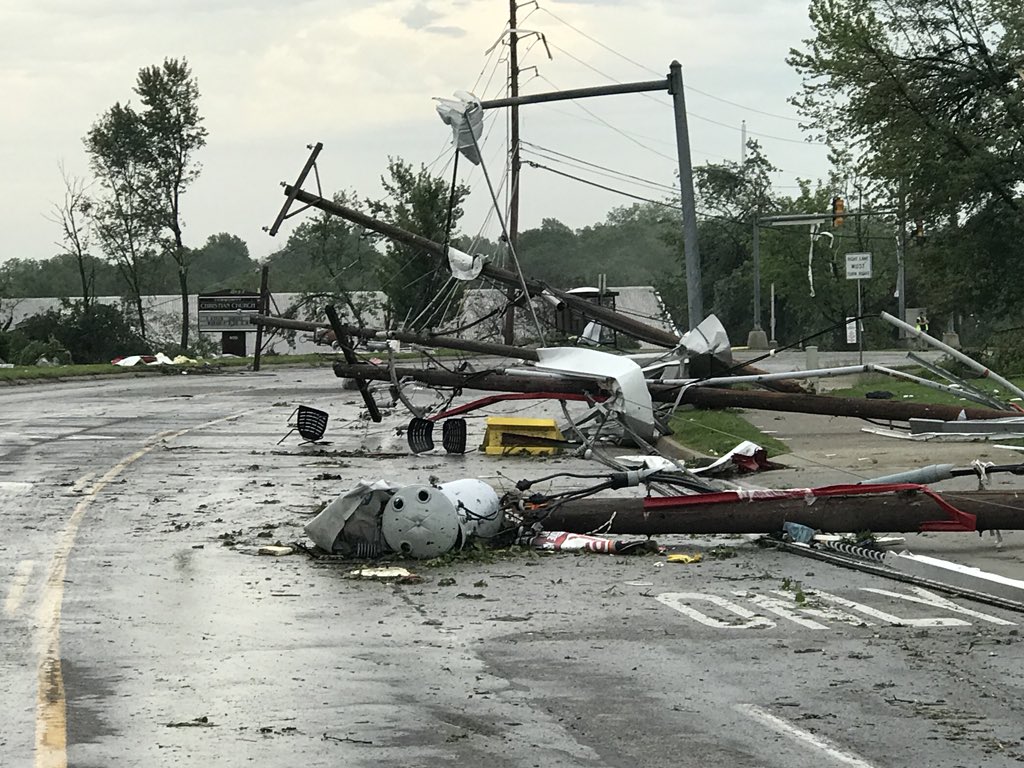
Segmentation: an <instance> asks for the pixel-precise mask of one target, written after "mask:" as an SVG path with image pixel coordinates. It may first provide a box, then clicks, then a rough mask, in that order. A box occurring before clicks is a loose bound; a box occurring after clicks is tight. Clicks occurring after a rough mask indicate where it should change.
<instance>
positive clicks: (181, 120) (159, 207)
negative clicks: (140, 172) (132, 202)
mask: <svg viewBox="0 0 1024 768" xmlns="http://www.w3.org/2000/svg"><path fill="white" fill-rule="evenodd" d="M135 93H137V94H138V96H139V99H140V100H141V102H142V105H143V107H144V109H143V111H142V112H141V123H142V127H143V131H144V135H145V139H146V142H145V145H144V147H143V148H142V149H143V152H142V155H141V157H140V160H141V162H143V163H145V164H146V165H148V166H149V173H148V175H147V180H148V182H149V184H150V185H151V188H150V189H149V190H146V194H147V195H148V197H149V198H150V201H151V203H152V204H153V205H154V210H153V218H154V220H155V222H156V223H157V225H158V226H159V227H160V229H161V231H162V232H164V233H169V237H167V238H166V240H165V242H164V243H163V245H164V250H165V252H166V253H167V254H168V255H169V256H170V257H171V259H172V260H173V262H174V263H175V265H176V266H177V268H178V287H179V289H180V293H181V347H182V349H185V348H187V347H188V336H189V309H188V273H189V264H190V260H191V253H192V251H191V250H190V249H188V248H186V247H185V243H184V240H183V237H182V223H183V222H182V214H181V198H182V195H184V194H185V192H186V190H187V189H188V187H189V185H191V183H192V182H193V181H195V180H196V179H197V178H198V177H199V173H200V170H201V166H200V165H199V163H198V162H197V161H196V153H197V152H198V151H199V150H200V149H202V148H203V147H204V146H205V145H206V136H207V131H206V128H205V127H203V125H202V123H203V118H202V117H201V116H200V115H199V106H198V102H199V86H198V84H197V81H196V78H195V77H193V75H192V70H191V69H190V67H189V65H188V62H187V61H186V60H185V59H181V60H178V59H164V62H163V64H162V65H160V66H151V67H144V68H143V69H141V70H139V75H138V81H137V83H136V86H135Z"/></svg>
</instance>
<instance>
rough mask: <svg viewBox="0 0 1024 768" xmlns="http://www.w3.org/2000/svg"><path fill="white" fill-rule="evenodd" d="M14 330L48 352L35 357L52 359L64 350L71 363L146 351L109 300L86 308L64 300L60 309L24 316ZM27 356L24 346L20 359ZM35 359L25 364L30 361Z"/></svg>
mask: <svg viewBox="0 0 1024 768" xmlns="http://www.w3.org/2000/svg"><path fill="white" fill-rule="evenodd" d="M16 333H18V334H21V336H22V337H23V338H25V339H26V340H27V342H39V343H41V344H42V345H43V346H44V347H45V349H46V351H47V352H49V354H47V353H46V352H44V353H42V354H40V355H36V358H35V359H38V357H40V356H42V357H47V358H50V359H53V358H52V357H51V355H60V352H61V351H62V350H63V351H64V352H65V354H66V355H67V356H68V359H69V360H70V361H71V362H74V363H79V364H82V363H108V362H110V361H111V360H113V359H114V358H115V357H118V356H121V355H141V354H148V353H149V347H148V345H147V344H146V342H145V341H143V339H142V337H141V336H140V335H139V334H138V332H136V330H135V329H134V328H133V327H132V325H131V324H130V323H129V322H128V320H127V319H126V318H125V316H124V313H123V312H122V311H121V310H120V309H119V308H118V307H114V306H110V305H108V304H93V305H91V306H90V307H89V308H88V309H86V308H85V306H84V305H83V304H82V302H77V301H76V302H69V301H64V302H63V303H62V304H61V306H60V308H59V309H51V310H48V311H46V312H41V313H39V314H38V315H32V316H31V317H27V318H25V319H24V320H22V321H21V322H20V323H18V326H17V329H16ZM38 348H39V347H34V349H38ZM34 349H33V351H34ZM28 356H29V355H28V351H27V350H26V351H25V352H24V353H22V354H21V355H20V356H19V359H24V358H26V357H28ZM35 359H33V360H32V362H29V363H24V365H33V364H34V363H35Z"/></svg>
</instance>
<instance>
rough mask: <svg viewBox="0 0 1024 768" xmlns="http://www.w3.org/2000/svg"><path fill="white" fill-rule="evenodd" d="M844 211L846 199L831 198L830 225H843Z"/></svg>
mask: <svg viewBox="0 0 1024 768" xmlns="http://www.w3.org/2000/svg"><path fill="white" fill-rule="evenodd" d="M845 211H846V201H845V200H843V198H841V197H839V196H838V195H837V196H836V197H833V198H832V227H833V229H835V228H836V227H841V226H843V213H844V212H845Z"/></svg>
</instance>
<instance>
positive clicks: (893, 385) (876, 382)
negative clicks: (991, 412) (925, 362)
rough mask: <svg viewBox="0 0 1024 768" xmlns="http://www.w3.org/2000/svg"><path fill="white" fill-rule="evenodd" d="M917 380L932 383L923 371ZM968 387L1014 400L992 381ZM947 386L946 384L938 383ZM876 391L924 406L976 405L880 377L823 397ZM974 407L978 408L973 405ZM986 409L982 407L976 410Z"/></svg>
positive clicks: (867, 378) (1023, 381)
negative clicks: (919, 402) (923, 404)
mask: <svg viewBox="0 0 1024 768" xmlns="http://www.w3.org/2000/svg"><path fill="white" fill-rule="evenodd" d="M910 373H913V374H914V375H916V376H921V377H922V378H926V379H935V377H934V376H932V375H931V374H930V373H928V372H926V371H920V370H916V371H910ZM967 381H968V383H970V384H971V385H973V386H974V387H975V388H976V389H979V390H981V391H982V392H984V393H986V394H989V395H992V396H993V397H995V398H996V399H999V400H1003V401H1009V400H1010V398H1011V397H1015V395H1013V394H1012V393H1008V392H1006V391H1005V390H1004V389H1003V388H1002V387H1000V386H999V385H998V384H996V383H995V382H993V381H991V380H986V379H967ZM1010 381H1011V382H1012V383H1013V384H1015V385H1016V386H1018V387H1021V388H1024V378H1017V379H1010ZM941 383H948V382H941ZM877 390H885V391H888V392H892V394H893V399H894V400H919V401H921V402H923V403H939V404H945V405H971V404H975V403H974V401H972V400H967V399H966V398H963V397H961V396H959V395H955V394H951V393H948V392H942V391H940V390H937V389H932V388H930V387H926V386H924V385H922V384H916V383H914V382H912V381H905V380H903V379H896V378H893V377H892V376H886V375H884V374H881V373H872V374H862V375H861V377H860V381H859V382H858V383H857V385H856V386H853V387H847V388H845V389H833V390H830V391H829V392H827V393H826V394H828V395H831V396H834V397H854V398H862V397H864V395H866V394H867V393H868V392H873V391H877ZM975 405H977V404H975ZM979 407H985V406H979Z"/></svg>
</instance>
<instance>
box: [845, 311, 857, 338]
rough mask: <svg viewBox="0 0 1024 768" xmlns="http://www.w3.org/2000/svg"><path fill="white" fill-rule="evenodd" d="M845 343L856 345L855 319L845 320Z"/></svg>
mask: <svg viewBox="0 0 1024 768" xmlns="http://www.w3.org/2000/svg"><path fill="white" fill-rule="evenodd" d="M846 343H847V344H856V343H857V318H856V317H848V318H846Z"/></svg>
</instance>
